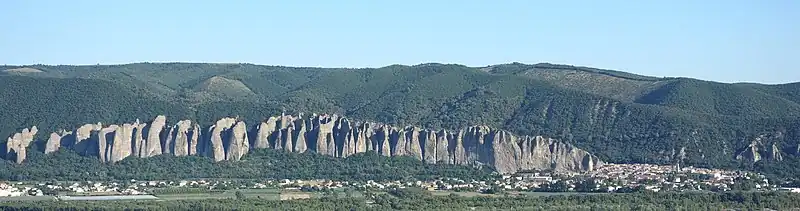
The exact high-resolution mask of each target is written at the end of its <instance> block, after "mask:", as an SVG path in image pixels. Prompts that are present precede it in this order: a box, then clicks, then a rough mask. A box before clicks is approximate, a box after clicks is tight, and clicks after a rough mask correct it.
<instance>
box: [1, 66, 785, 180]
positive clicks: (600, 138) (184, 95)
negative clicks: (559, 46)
mask: <svg viewBox="0 0 800 211" xmlns="http://www.w3.org/2000/svg"><path fill="white" fill-rule="evenodd" d="M25 67H26V68H33V69H36V70H39V72H36V71H25V72H21V71H3V72H0V108H2V109H0V119H2V120H3V121H2V122H0V135H1V136H9V135H11V134H13V133H14V132H18V131H19V130H20V129H21V128H24V127H30V126H32V125H36V126H38V127H39V128H40V131H45V132H42V133H40V134H39V135H38V138H39V139H46V136H47V133H48V132H50V131H53V130H56V129H67V130H72V129H74V128H75V127H76V126H78V125H80V124H85V123H90V122H103V123H121V122H131V121H133V120H135V119H137V118H138V119H142V120H146V119H149V118H152V117H153V116H155V115H158V114H164V115H167V116H168V119H169V120H171V121H177V120H179V119H191V120H195V121H197V122H199V123H200V124H202V125H209V124H210V123H211V122H212V121H215V120H216V119H218V118H220V117H225V116H239V117H240V118H244V119H245V120H246V121H247V122H249V123H250V122H257V121H261V120H263V118H265V117H268V116H273V115H276V114H278V113H280V112H281V111H287V112H291V113H295V112H306V113H337V114H342V115H346V116H348V117H351V118H355V119H358V120H370V121H377V122H384V123H389V124H395V125H418V126H423V127H426V128H432V129H437V128H445V129H453V128H460V127H464V126H469V125H478V124H484V125H489V126H493V127H498V128H502V129H506V130H509V131H512V132H514V133H517V134H521V135H542V136H547V137H552V138H557V139H560V140H563V141H566V142H569V143H572V144H574V145H575V146H577V147H579V148H582V149H585V150H587V151H589V152H591V153H594V154H595V155H597V156H598V157H600V158H601V159H603V160H605V161H608V162H614V163H677V162H681V163H684V164H686V165H694V166H701V167H722V168H746V169H756V170H760V171H764V172H767V173H770V174H774V175H779V176H782V177H796V175H800V170H799V169H800V168H795V167H796V166H798V165H800V164H798V159H797V157H798V156H799V155H800V142H798V141H800V94H798V91H797V90H800V83H794V84H782V85H761V84H725V83H717V82H710V81H701V80H695V79H688V78H655V77H647V76H639V75H635V74H630V73H625V72H620V71H611V70H602V69H595V68H586V67H574V66H568V65H554V64H534V65H528V64H520V63H511V64H503V65H493V66H488V67H467V66H463V65H455V64H420V65H414V66H404V65H391V66H387V67H383V68H364V69H343V68H302V67H281V66H264V65H252V64H199V63H136V64H126V65H89V66H66V65H60V66H47V65H31V66H25ZM14 68H21V67H18V66H0V70H8V69H14ZM171 123H174V122H171ZM773 146H774V147H773ZM772 149H778V150H777V151H774V152H773V150H772ZM778 155H779V156H778ZM181 159H194V158H181ZM164 160H167V159H166V158H164ZM29 162H35V161H33V160H31V161H29ZM164 162H171V161H164ZM175 162H178V161H175Z"/></svg>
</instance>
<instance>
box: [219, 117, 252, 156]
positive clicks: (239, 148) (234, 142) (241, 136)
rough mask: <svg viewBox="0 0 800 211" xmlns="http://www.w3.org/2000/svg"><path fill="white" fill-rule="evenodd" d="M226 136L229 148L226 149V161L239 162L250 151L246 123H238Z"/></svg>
mask: <svg viewBox="0 0 800 211" xmlns="http://www.w3.org/2000/svg"><path fill="white" fill-rule="evenodd" d="M226 132H227V133H228V134H226V135H225V138H226V139H227V141H224V142H227V143H228V144H227V145H228V146H227V147H225V160H239V159H241V158H242V157H243V156H244V155H245V154H247V152H249V150H250V142H249V141H248V140H247V126H246V125H245V123H244V121H238V122H236V124H235V125H234V126H233V128H232V129H231V130H230V131H226Z"/></svg>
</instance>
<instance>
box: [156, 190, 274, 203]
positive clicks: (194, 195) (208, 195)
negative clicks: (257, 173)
mask: <svg viewBox="0 0 800 211" xmlns="http://www.w3.org/2000/svg"><path fill="white" fill-rule="evenodd" d="M237 191H238V192H241V193H242V194H244V196H245V197H246V198H261V199H270V200H279V199H281V195H282V194H283V193H281V190H280V189H273V188H269V189H239V190H226V191H207V192H190V193H162V194H156V197H158V198H159V199H164V200H195V199H235V198H236V192H237Z"/></svg>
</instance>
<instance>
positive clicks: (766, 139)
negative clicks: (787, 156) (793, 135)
mask: <svg viewBox="0 0 800 211" xmlns="http://www.w3.org/2000/svg"><path fill="white" fill-rule="evenodd" d="M783 139H784V134H783V133H782V132H773V133H764V134H760V135H758V136H756V137H754V138H753V139H752V140H751V141H750V144H748V145H747V146H746V147H744V148H742V149H739V151H738V153H737V154H736V159H737V160H747V161H750V162H758V161H760V160H764V159H766V160H773V161H782V160H783V155H782V154H781V150H780V148H779V147H778V143H779V142H782V141H783Z"/></svg>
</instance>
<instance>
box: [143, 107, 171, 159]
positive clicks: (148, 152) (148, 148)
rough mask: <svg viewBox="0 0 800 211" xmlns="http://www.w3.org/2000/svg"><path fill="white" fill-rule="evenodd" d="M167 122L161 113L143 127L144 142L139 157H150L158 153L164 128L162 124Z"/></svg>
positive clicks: (159, 152) (160, 149)
mask: <svg viewBox="0 0 800 211" xmlns="http://www.w3.org/2000/svg"><path fill="white" fill-rule="evenodd" d="M166 124H167V117H165V116H163V115H159V116H157V117H156V118H155V119H154V120H153V122H151V123H150V124H148V125H147V126H146V127H145V129H144V137H146V139H145V140H144V143H143V144H142V146H144V148H142V149H143V150H142V151H140V152H139V157H142V158H146V157H152V156H156V155H160V154H161V152H162V151H163V150H162V147H161V145H162V143H161V140H162V138H161V137H162V136H163V135H162V134H161V133H162V132H163V130H164V126H166Z"/></svg>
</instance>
